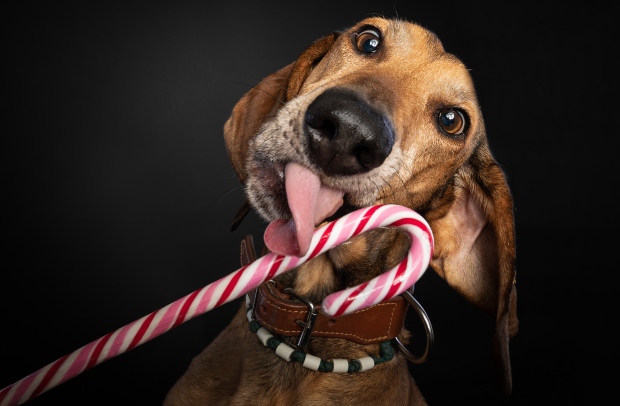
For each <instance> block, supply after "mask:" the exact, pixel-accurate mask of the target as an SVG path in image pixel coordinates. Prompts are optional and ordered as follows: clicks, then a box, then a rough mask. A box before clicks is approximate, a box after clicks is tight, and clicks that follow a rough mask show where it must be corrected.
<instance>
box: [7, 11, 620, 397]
mask: <svg viewBox="0 0 620 406" xmlns="http://www.w3.org/2000/svg"><path fill="white" fill-rule="evenodd" d="M474 3H475V2H472V4H466V3H465V2H455V3H453V4H450V3H446V2H423V1H407V2H403V1H387V2H385V1H384V2H376V1H375V2H369V1H354V2H342V1H339V2H335V1H328V2H326V1H311V2H298V1H290V0H289V1H272V2H259V1H255V2H247V3H242V2H236V1H228V2H207V1H204V2H197V1H194V2H161V3H160V2H158V3H155V2H151V3H148V2H145V4H143V5H138V4H137V3H135V2H118V3H116V2H75V3H73V4H71V3H67V2H19V6H13V7H11V8H9V10H5V13H3V14H4V20H5V21H7V22H8V25H7V26H6V32H5V37H4V44H5V46H4V48H5V49H4V52H3V55H4V56H3V61H4V63H3V65H4V66H5V69H4V71H5V74H4V79H5V86H4V87H5V88H6V89H7V91H6V92H3V93H4V94H5V97H4V100H5V102H4V105H5V107H4V111H3V117H4V122H5V130H4V131H3V134H4V140H5V144H4V147H3V148H2V151H3V155H4V159H3V167H4V171H3V172H4V173H3V175H4V176H3V179H4V182H3V193H2V196H3V201H4V202H5V204H4V209H3V211H2V213H3V216H2V219H3V222H2V231H3V234H4V243H3V244H2V248H3V251H2V252H3V254H2V256H3V259H4V261H3V262H4V263H5V265H4V266H3V268H4V270H3V271H2V278H1V279H0V317H1V318H2V323H1V324H0V331H1V333H0V387H4V386H6V385H9V384H11V383H13V382H15V381H17V380H19V379H21V378H22V377H25V376H26V375H27V374H29V373H31V372H34V371H36V370H38V369H39V368H41V367H43V366H45V365H47V364H48V363H50V362H52V361H54V360H56V359H58V358H59V357H61V356H63V355H65V354H68V353H70V352H72V351H74V350H75V349H77V348H79V347H81V346H82V345H85V344H87V343H89V342H91V341H93V340H96V339H98V338H99V337H101V336H103V335H105V334H107V333H108V332H111V331H113V330H115V329H117V328H119V327H121V326H123V325H125V324H127V323H129V322H132V321H134V320H136V319H138V318H140V317H142V316H144V315H147V314H148V313H150V312H152V311H154V310H157V309H159V308H161V307H163V306H165V305H167V304H168V303H170V302H172V301H174V300H176V299H178V298H181V297H182V296H185V295H187V294H189V293H190V292H192V291H194V290H196V289H199V288H201V287H203V286H205V285H206V284H208V283H210V282H213V281H215V280H217V279H219V278H220V277H222V276H225V275H227V274H229V273H230V272H232V271H234V270H236V269H238V268H239V262H238V250H239V242H240V240H241V239H242V238H243V236H244V235H245V234H253V235H254V236H255V238H256V240H257V242H258V245H259V248H260V247H261V246H262V245H261V242H260V241H261V237H262V228H263V227H264V224H263V223H262V221H261V220H259V219H257V218H256V217H250V218H249V219H247V220H246V221H245V222H244V223H243V224H242V226H241V227H240V229H238V230H237V231H235V232H230V231H229V225H230V223H231V220H232V218H233V216H234V214H235V212H236V210H237V208H238V207H239V205H240V203H241V201H242V190H241V188H240V187H239V184H238V182H237V180H236V178H235V176H234V173H233V171H232V168H231V167H230V165H229V162H228V158H227V155H226V152H225V148H224V143H223V137H222V126H223V124H224V122H225V120H226V119H227V118H228V115H229V113H230V111H231V109H232V107H233V105H234V103H235V102H236V101H237V100H238V99H239V98H240V97H241V95H242V94H244V93H245V92H246V91H247V90H248V89H249V88H250V87H251V86H253V85H255V84H257V83H258V81H259V80H260V79H261V78H263V77H264V76H266V75H268V74H269V73H271V72H273V71H275V70H276V69H278V68H280V67H282V66H284V65H285V64H288V63H289V62H291V61H293V60H294V59H295V58H296V56H297V55H298V54H299V53H300V52H301V50H302V49H303V48H304V47H305V46H307V45H309V44H310V43H311V41H313V40H314V39H316V38H318V37H320V36H322V35H324V34H326V33H328V32H330V31H331V30H336V29H340V28H344V27H347V26H349V25H351V24H353V23H355V22H356V21H357V20H359V19H361V18H364V17H366V16H369V15H371V14H375V13H378V14H383V15H386V16H395V15H398V16H399V17H402V18H406V19H409V20H412V21H416V22H419V23H421V24H422V25H424V26H426V27H428V28H430V29H431V30H433V31H435V32H436V33H437V34H438V35H439V37H440V38H441V39H442V40H443V42H444V45H445V48H446V49H447V50H448V51H450V52H452V53H454V54H456V55H457V56H458V57H460V58H461V59H462V60H463V61H464V62H465V63H466V65H468V67H469V68H470V69H471V73H472V75H473V77H474V80H475V82H476V84H477V90H478V93H479V98H480V102H481V105H482V108H483V112H484V114H485V119H486V125H487V130H488V133H489V139H490V143H491V147H492V150H493V151H494V153H495V155H496V158H497V159H498V161H499V162H500V163H501V164H502V166H503V167H504V169H505V171H506V173H507V176H508V178H509V183H510V185H511V187H512V190H513V193H514V198H515V203H516V221H517V253H518V289H519V290H518V291H519V308H518V309H519V316H520V321H521V330H520V333H519V335H518V336H517V337H516V338H515V340H514V341H513V342H512V355H513V367H514V371H513V372H514V394H513V398H512V402H511V404H527V405H531V404H581V403H583V402H586V400H588V401H590V402H592V401H593V398H594V397H599V396H602V395H603V394H604V392H605V387H606V384H607V383H608V381H610V379H609V378H607V379H606V378H605V376H606V374H605V373H603V372H599V371H600V368H601V367H599V364H602V365H606V364H607V365H609V363H610V362H611V359H612V356H613V355H614V353H615V345H614V346H612V345H611V344H612V341H613V337H612V336H611V334H612V333H610V331H612V329H613V328H615V327H614V325H616V324H617V322H618V317H617V315H616V314H615V313H612V311H610V309H614V308H617V304H616V301H615V300H614V301H612V297H611V295H612V293H614V292H615V288H616V286H615V285H614V284H613V283H612V282H613V281H614V277H615V274H616V273H617V271H618V266H617V264H616V262H615V261H612V258H613V257H615V254H616V247H615V246H612V242H615V241H616V240H617V238H615V237H614V234H615V232H616V229H617V226H618V215H617V212H616V211H615V208H616V197H615V196H616V193H614V191H615V189H617V187H618V181H617V175H616V173H617V165H616V162H617V158H616V157H615V155H616V149H615V148H613V145H614V144H612V143H613V142H614V140H615V139H616V138H617V136H618V111H619V110H618V103H617V94H618V73H617V63H616V62H614V61H615V59H614V54H615V53H616V50H617V43H618V42H617V40H618V37H617V30H615V29H614V28H613V27H614V24H616V22H615V21H613V19H612V17H613V15H612V14H611V13H610V11H609V10H606V9H604V8H595V7H594V6H589V5H585V6H580V5H573V6H570V7H569V6H568V5H567V4H568V3H562V4H564V5H558V6H552V5H547V6H541V5H540V4H539V3H542V2H537V3H534V4H525V3H524V2H514V3H512V4H508V3H505V2H496V3H498V4H502V5H501V6H500V5H497V6H491V7H488V6H485V7H480V6H476V5H475V4H474ZM487 3H490V2H487ZM591 3H593V2H588V4H591ZM4 8H5V9H6V6H5V7H4ZM416 295H417V297H418V299H419V300H420V301H421V302H422V304H423V305H424V306H425V308H426V311H427V312H428V313H429V316H430V317H431V320H432V322H433V325H434V327H435V333H436V345H435V348H434V349H433V352H432V353H431V358H430V359H429V361H428V362H427V363H426V364H423V365H419V366H415V367H412V370H413V373H414V375H415V377H416V380H417V381H418V384H419V386H420V387H421V389H422V392H423V393H424V395H425V396H426V397H427V399H428V401H429V402H430V403H431V404H432V405H451V404H459V405H463V404H472V405H473V404H475V405H481V404H500V403H501V401H500V400H499V396H498V388H497V386H496V384H495V381H494V377H493V371H492V367H491V364H490V337H491V329H492V325H493V322H492V320H489V319H488V318H487V317H486V316H485V315H482V314H480V313H479V312H478V311H476V310H474V309H472V308H471V307H470V306H469V305H467V304H466V303H465V302H464V301H463V300H462V299H461V298H460V297H458V296H457V295H455V294H454V293H453V292H452V291H451V290H450V289H449V288H447V287H446V285H445V284H443V282H442V281H441V280H440V279H439V278H438V277H437V276H436V275H435V274H434V273H433V272H432V271H429V272H427V273H426V274H425V276H424V277H423V278H422V279H421V280H420V282H419V283H418V284H417V286H416ZM238 305H239V301H235V302H233V303H229V304H227V305H224V306H222V307H220V308H217V309H215V310H213V311H211V312H209V313H207V314H205V315H202V316H200V317H198V318H196V319H193V320H191V321H188V322H186V323H184V324H182V325H181V326H179V327H177V328H176V329H174V330H172V331H170V332H168V333H166V334H164V335H162V336H160V337H158V338H156V339H154V340H153V341H150V342H148V343H146V344H143V345H141V346H139V347H137V348H136V349H134V350H132V351H129V352H127V353H124V354H122V355H119V356H118V357H116V358H113V359H111V360H109V361H106V362H104V363H102V364H101V365H99V366H96V367H95V368H93V369H91V370H89V371H87V372H84V373H82V374H80V375H78V376H77V377H75V378H73V379H71V380H69V381H68V382H66V383H64V384H61V385H59V386H57V387H56V388H54V389H52V390H50V391H49V392H47V393H45V394H43V395H41V396H39V397H37V398H35V399H33V400H32V401H31V402H29V403H31V404H33V405H51V404H67V405H69V404H70V405H77V404H80V405H81V404H89V405H94V404H104V403H105V404H119V403H122V404H141V405H142V404H144V405H151V404H160V403H161V400H162V399H163V396H164V394H165V393H166V391H167V390H168V389H169V387H170V386H171V385H172V384H173V383H174V381H175V380H176V379H177V378H178V377H179V376H180V375H181V373H182V372H183V371H184V370H185V369H186V368H187V366H188V363H189V362H190V360H191V358H192V357H193V356H194V355H196V354H197V353H198V352H199V351H200V350H201V349H202V348H203V347H204V346H206V345H207V344H208V343H209V342H210V340H212V339H213V338H214V336H215V335H216V334H217V332H218V331H220V330H221V329H222V328H224V326H225V325H226V324H227V321H228V319H229V318H230V317H231V316H232V314H233V313H234V311H235V310H236V309H237V307H238ZM230 350H231V351H234V348H231V349H230ZM215 367H216V366H214V368H215ZM603 369H606V368H603ZM612 370H613V367H612ZM308 390H313V389H312V388H309V389H308ZM536 400H538V402H537V401H536ZM594 403H596V402H594Z"/></svg>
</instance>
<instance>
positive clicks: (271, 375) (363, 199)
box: [165, 18, 518, 406]
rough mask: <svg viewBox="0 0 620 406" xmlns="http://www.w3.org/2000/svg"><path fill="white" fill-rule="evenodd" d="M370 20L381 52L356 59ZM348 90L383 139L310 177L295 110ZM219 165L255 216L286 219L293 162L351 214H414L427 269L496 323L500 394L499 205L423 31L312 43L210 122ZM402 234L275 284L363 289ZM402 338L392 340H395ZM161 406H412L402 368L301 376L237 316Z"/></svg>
mask: <svg viewBox="0 0 620 406" xmlns="http://www.w3.org/2000/svg"><path fill="white" fill-rule="evenodd" d="M364 26H373V27H376V28H377V29H378V30H380V31H381V33H382V38H381V41H382V42H381V50H380V52H377V54H376V55H372V56H368V55H362V54H360V52H358V50H357V49H356V48H355V41H354V40H353V38H355V33H357V32H358V31H359V30H360V28H361V27H364ZM333 87H341V88H347V89H351V90H353V91H354V92H355V93H356V94H358V95H359V96H360V97H361V98H363V99H364V100H366V101H367V102H368V103H369V104H370V105H372V106H373V108H375V109H377V110H378V111H380V112H381V113H382V114H383V115H385V116H386V117H388V118H389V120H390V122H391V123H392V126H393V128H394V132H395V142H394V147H393V148H392V150H391V152H390V154H389V156H388V157H387V158H386V159H385V162H383V164H382V165H381V166H379V167H378V168H375V169H372V170H370V171H369V172H365V173H361V174H355V175H351V176H327V175H326V174H324V173H320V169H317V168H316V166H315V165H314V163H313V162H312V160H311V159H310V158H309V157H308V154H307V145H306V144H307V141H306V140H305V138H304V136H303V120H304V112H305V109H306V108H307V106H308V105H310V103H312V101H313V100H314V99H315V98H316V97H317V96H318V95H319V94H321V93H322V92H323V91H325V90H326V89H328V88H333ZM442 107H457V108H460V109H462V110H463V111H465V112H466V113H467V115H468V116H469V120H470V123H469V129H468V131H467V134H466V136H465V137H464V138H463V139H453V138H450V137H446V136H445V135H443V134H441V133H440V132H439V129H438V125H437V122H436V117H437V111H438V109H439V108H442ZM224 137H225V141H226V146H227V151H228V154H229V156H230V160H231V163H232V165H233V168H234V169H235V171H236V173H237V175H238V177H239V179H240V181H241V182H242V183H243V184H244V185H245V187H246V192H247V196H248V198H249V201H250V202H251V204H252V207H253V208H254V209H255V210H257V212H258V213H259V214H260V215H262V216H263V217H264V218H265V220H269V221H271V220H274V219H276V218H287V216H288V217H290V213H289V212H288V208H287V205H286V198H285V196H284V195H283V194H284V191H283V186H282V182H281V178H282V176H281V173H282V168H283V166H284V164H285V163H286V162H289V161H296V162H298V163H300V164H303V165H306V166H307V167H309V168H311V169H313V170H316V171H317V173H319V175H320V178H321V181H322V182H323V183H324V184H325V185H327V186H330V187H332V188H335V189H340V190H344V191H346V194H345V201H346V203H347V204H348V205H350V206H351V207H363V206H368V205H373V204H380V203H393V204H399V205H403V206H406V207H409V208H411V209H413V210H416V211H417V212H419V213H420V214H422V215H423V216H424V217H425V218H426V219H427V221H428V222H429V224H430V225H431V228H432V230H433V233H434V236H435V241H436V245H435V251H434V257H433V259H432V261H431V266H432V268H433V269H434V270H435V271H436V272H437V273H438V274H439V275H440V276H441V277H443V278H444V279H445V280H446V281H447V283H448V284H449V285H450V286H452V287H453V288H454V289H455V290H456V291H458V292H459V293H460V294H462V295H463V296H464V297H465V298H466V299H467V300H468V301H469V302H471V303H472V304H474V305H475V306H477V307H479V308H481V309H482V310H484V311H485V312H487V313H489V314H490V315H492V316H493V317H494V318H495V319H496V333H495V339H494V345H493V351H494V355H495V359H496V361H497V362H496V364H497V371H498V375H499V377H500V381H501V384H502V386H503V389H504V391H505V393H507V394H509V393H510V391H511V386H512V378H511V367H510V353H509V345H508V343H509V339H510V338H511V337H513V336H514V335H515V334H516V333H517V329H518V321H517V316H516V289H515V285H514V281H515V272H516V271H515V238H514V224H513V223H514V221H513V203H512V198H511V194H510V190H509V188H508V185H507V183H506V179H505V176H504V174H503V172H502V170H501V168H500V167H499V165H498V164H497V163H496V161H495V160H494V158H493V156H492V154H491V152H490V150H489V146H488V142H487V138H486V133H485V128H484V122H483V118H482V114H481V111H480V107H479V105H478V102H477V99H476V94H475V90H474V86H473V84H472V80H471V78H470V76H469V73H468V71H467V69H466V67H465V66H464V65H463V64H462V63H461V62H460V61H459V60H458V59H457V58H456V57H454V56H453V55H451V54H448V53H446V52H445V51H444V49H443V47H442V45H441V43H440V42H439V40H438V39H437V37H436V36H435V35H434V34H433V33H431V32H429V31H427V30H425V29H423V28H422V27H420V26H418V25H415V24H412V23H408V22H405V21H400V20H386V19H382V18H370V19H366V20H364V21H362V22H360V23H358V24H356V25H355V26H354V27H352V28H351V29H349V30H347V31H345V32H342V33H340V34H331V35H328V36H326V37H324V38H321V39H319V40H317V41H316V42H315V43H314V44H313V45H311V46H310V47H309V48H308V49H307V50H306V51H304V52H303V53H302V54H301V55H300V57H299V58H298V59H297V61H295V62H293V63H292V64H290V65H288V66H286V67H284V68H282V69H281V70H279V71H277V72H275V73H274V74H272V75H270V76H268V77H266V78H265V79H264V80H263V81H262V82H261V83H260V84H259V85H258V86H257V87H256V88H254V89H252V90H250V91H249V92H248V93H247V94H246V95H244V96H243V98H242V99H241V100H240V101H239V102H238V103H237V104H236V106H235V107H234V109H233V112H232V115H231V117H230V119H229V120H228V121H227V122H226V124H225V126H224ZM408 246H409V243H408V240H407V237H405V236H404V235H403V234H402V233H401V232H399V231H398V230H394V229H377V230H373V231H370V232H367V233H365V234H363V235H360V236H358V237H355V238H354V239H352V240H351V241H350V242H348V243H345V244H343V245H341V246H339V247H336V248H335V249H332V250H331V251H329V252H327V253H325V254H323V255H322V256H320V257H317V258H315V259H313V260H311V261H309V262H307V263H305V264H304V265H302V266H301V267H300V268H298V269H297V270H294V271H291V272H288V273H285V274H284V275H282V276H280V277H279V279H280V283H282V284H283V285H285V286H292V287H294V288H295V290H296V291H297V292H298V293H300V294H304V295H307V296H308V297H309V298H310V299H311V300H313V301H314V302H317V303H318V302H320V301H321V300H322V299H323V298H324V297H325V296H326V295H327V294H329V293H331V292H334V291H337V290H340V289H343V288H345V287H348V286H353V285H355V284H358V283H360V282H363V281H366V280H368V279H370V278H371V277H374V276H376V275H379V274H380V273H382V272H384V271H386V270H388V269H390V268H391V267H392V266H393V265H395V264H396V263H398V262H399V261H400V260H401V259H402V257H403V255H404V253H406V251H407V249H408ZM407 336H408V333H407V332H406V331H403V332H402V333H401V338H402V339H403V340H406V338H407ZM309 352H310V353H312V354H314V355H316V356H319V357H324V358H327V359H329V358H348V359H354V358H358V357H361V356H366V355H367V354H375V355H376V354H377V352H378V348H377V345H376V344H373V345H358V344H353V343H351V342H348V341H346V340H342V339H325V338H313V339H312V340H311V342H310V346H309ZM165 404H166V405H207V404H208V405H219V404H222V405H245V404H252V405H256V406H258V405H324V404H338V405H349V404H351V405H353V404H355V405H375V404H386V405H388V404H389V405H423V404H426V402H425V400H424V398H423V396H422V394H420V392H419V390H418V388H417V386H416V384H415V382H414V380H413V378H412V377H411V376H410V375H409V372H408V368H407V362H406V360H405V358H404V357H403V356H402V354H400V353H397V354H396V357H395V359H394V360H392V361H390V362H387V363H384V364H381V365H379V366H377V367H376V368H374V369H372V370H370V371H366V372H360V373H352V374H333V373H321V372H313V371H310V370H307V369H305V368H303V367H302V366H301V365H299V364H297V363H293V362H290V363H287V362H285V361H283V360H281V359H280V358H278V357H277V356H275V355H274V354H273V352H272V350H270V349H268V348H265V347H263V346H262V344H261V343H260V342H259V341H258V339H257V338H256V336H255V335H254V334H253V333H251V332H250V331H249V329H248V326H247V320H246V319H245V311H244V309H243V308H242V309H240V310H239V313H238V314H237V316H236V317H235V318H234V320H233V321H232V322H231V324H230V325H229V326H228V327H227V328H226V329H225V330H224V331H223V332H222V333H221V334H220V335H219V336H218V338H217V339H216V340H214V342H213V343H211V345H210V346H209V347H207V348H206V349H205V350H204V351H203V352H202V353H201V354H200V355H198V356H197V357H196V358H195V359H194V360H193V362H192V364H191V366H190V368H189V369H188V371H187V372H186V373H185V374H184V375H183V376H182V377H181V378H180V379H179V381H178V382H177V383H176V384H175V386H174V387H173V388H172V389H171V391H170V393H169V394H168V397H167V399H166V402H165Z"/></svg>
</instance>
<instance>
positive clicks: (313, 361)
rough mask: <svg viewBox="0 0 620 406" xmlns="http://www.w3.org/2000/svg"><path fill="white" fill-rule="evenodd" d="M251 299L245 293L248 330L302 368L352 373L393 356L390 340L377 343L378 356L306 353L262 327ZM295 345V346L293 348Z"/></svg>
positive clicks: (267, 345) (367, 368)
mask: <svg viewBox="0 0 620 406" xmlns="http://www.w3.org/2000/svg"><path fill="white" fill-rule="evenodd" d="M253 303H254V302H253V301H252V300H251V299H250V296H249V295H246V298H245V304H246V310H247V313H246V315H247V318H248V321H249V326H250V330H251V331H253V332H254V333H256V335H257V336H258V339H259V340H260V342H261V343H262V344H263V345H264V346H265V347H269V348H271V349H273V350H275V353H276V355H277V356H279V357H280V358H282V359H283V360H285V361H295V362H298V363H300V364H301V365H302V366H303V367H304V368H307V369H310V370H313V371H317V372H334V373H342V374H344V373H352V372H362V371H367V370H369V369H372V368H374V367H375V366H377V365H379V364H382V363H384V362H387V361H390V360H392V359H393V358H394V347H393V346H392V343H391V341H390V340H388V341H383V342H381V343H380V344H379V356H378V357H377V356H374V355H369V356H367V357H363V358H358V359H353V360H349V359H342V358H333V359H329V360H325V359H322V358H319V357H316V356H314V355H311V354H307V353H306V352H305V351H303V350H302V349H300V348H298V347H297V346H291V345H292V344H290V343H289V342H288V341H286V340H285V339H284V338H282V337H279V336H274V335H273V334H271V332H269V330H267V329H266V328H264V327H262V326H261V325H260V324H259V323H258V322H257V321H256V319H255V318H254V308H253ZM293 347H295V348H293Z"/></svg>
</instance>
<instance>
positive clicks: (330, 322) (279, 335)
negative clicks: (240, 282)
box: [241, 236, 408, 373]
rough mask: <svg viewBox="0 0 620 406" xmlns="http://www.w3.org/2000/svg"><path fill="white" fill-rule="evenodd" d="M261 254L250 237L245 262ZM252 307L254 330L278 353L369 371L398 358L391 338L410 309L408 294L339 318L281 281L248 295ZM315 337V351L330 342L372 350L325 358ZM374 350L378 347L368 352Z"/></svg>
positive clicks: (312, 363) (311, 365) (318, 365)
mask: <svg viewBox="0 0 620 406" xmlns="http://www.w3.org/2000/svg"><path fill="white" fill-rule="evenodd" d="M255 258H256V255H255V250H254V246H253V241H252V238H251V236H248V237H246V238H245V239H244V240H243V241H242V243H241V263H242V265H248V264H250V263H251V262H253V261H254V260H255ZM246 306H247V315H246V316H247V319H248V322H249V323H250V330H252V331H253V332H255V333H257V336H258V340H260V341H261V342H262V344H263V345H265V346H269V347H272V349H274V350H275V353H276V355H278V356H280V357H281V358H283V359H285V360H287V361H291V360H296V361H299V362H300V363H302V365H303V366H304V367H306V368H308V369H312V370H316V371H322V372H341V373H346V372H357V371H364V370H367V369H370V368H373V367H374V366H376V365H378V364H380V363H383V362H386V361H389V360H391V359H392V358H393V356H394V349H393V347H392V344H391V341H392V340H393V339H394V338H396V337H397V336H398V335H399V334H401V332H402V331H403V326H404V321H405V316H406V313H407V308H408V304H407V302H406V301H405V300H404V299H403V297H401V296H396V297H394V298H392V299H390V300H388V301H385V302H382V303H378V304H376V305H373V306H370V307H368V308H365V309H362V310H359V311H357V312H353V313H350V314H347V315H344V316H340V317H337V318H333V317H330V316H328V315H327V314H326V313H324V312H323V311H322V308H321V306H320V305H317V304H314V303H312V302H311V301H310V300H308V299H306V298H305V297H303V296H301V295H298V294H297V293H296V292H295V291H294V290H293V289H291V288H285V287H284V286H282V285H281V284H279V283H278V281H277V280H270V281H267V282H265V283H264V284H262V285H261V286H259V287H258V288H257V289H255V290H254V291H252V292H250V293H248V295H247V297H246ZM311 339H312V342H313V343H312V344H313V345H311V346H310V347H311V348H312V349H313V350H314V349H317V347H325V346H326V347H328V348H330V347H331V348H332V349H333V348H338V349H346V348H351V349H353V348H357V350H358V351H359V349H361V348H362V347H364V348H366V349H367V350H366V351H365V352H368V354H367V355H366V356H363V357H361V358H359V359H353V360H347V359H336V358H334V357H333V356H330V358H329V360H322V359H320V358H319V357H316V356H314V355H311V354H310V353H308V347H309V344H310V340H311ZM317 342H319V343H318V346H317V345H316V344H317ZM370 348H373V349H372V350H370V351H368V349H370ZM345 352H346V351H345ZM354 352H357V351H354ZM372 353H374V354H372ZM349 358H350V357H349Z"/></svg>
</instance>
